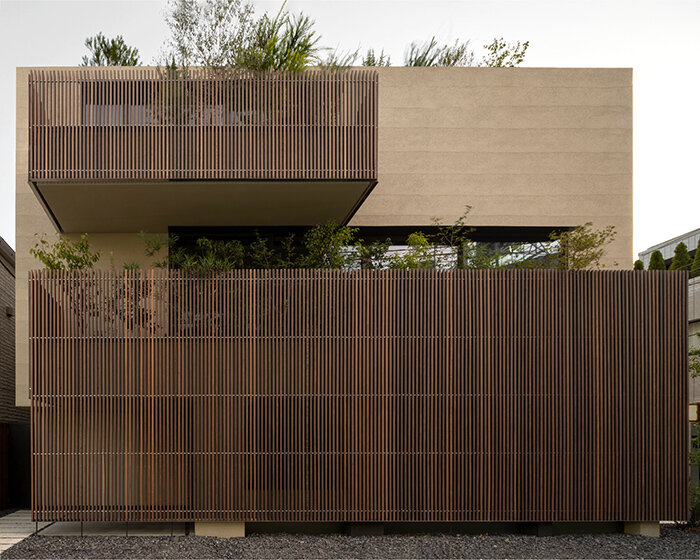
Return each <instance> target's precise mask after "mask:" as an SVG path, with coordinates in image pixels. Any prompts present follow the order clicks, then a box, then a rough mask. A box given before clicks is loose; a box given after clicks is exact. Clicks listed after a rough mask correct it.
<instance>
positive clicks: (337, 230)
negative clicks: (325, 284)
mask: <svg viewBox="0 0 700 560" xmlns="http://www.w3.org/2000/svg"><path fill="white" fill-rule="evenodd" d="M356 233H357V229H356V228H351V227H348V226H339V225H338V224H336V223H335V222H333V221H329V222H326V223H325V224H322V225H318V226H316V227H313V228H311V229H310V230H309V231H307V232H306V234H305V235H304V252H303V253H302V255H301V257H300V259H299V268H345V267H346V266H349V265H351V264H352V263H353V260H354V258H355V255H354V252H353V251H352V250H350V249H349V248H350V247H351V246H352V245H353V244H354V242H355V234H356Z"/></svg>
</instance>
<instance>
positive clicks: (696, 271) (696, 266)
mask: <svg viewBox="0 0 700 560" xmlns="http://www.w3.org/2000/svg"><path fill="white" fill-rule="evenodd" d="M698 276H700V241H698V246H697V248H696V249H695V258H693V264H692V265H690V277H691V278H697V277H698Z"/></svg>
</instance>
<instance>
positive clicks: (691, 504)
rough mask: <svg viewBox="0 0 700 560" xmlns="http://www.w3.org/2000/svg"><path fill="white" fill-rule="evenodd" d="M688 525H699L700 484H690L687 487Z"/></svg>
mask: <svg viewBox="0 0 700 560" xmlns="http://www.w3.org/2000/svg"><path fill="white" fill-rule="evenodd" d="M688 525H689V526H690V527H697V526H698V525H700V485H698V484H691V485H690V488H688Z"/></svg>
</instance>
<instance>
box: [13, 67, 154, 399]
mask: <svg viewBox="0 0 700 560" xmlns="http://www.w3.org/2000/svg"><path fill="white" fill-rule="evenodd" d="M28 73H29V69H28V68H18V69H17V161H16V193H15V204H16V213H17V221H16V238H15V239H16V240H15V245H16V247H15V274H16V286H15V302H16V311H15V315H16V323H15V324H16V338H15V353H16V360H17V369H16V384H15V390H16V403H17V405H18V406H28V405H29V342H28V336H29V324H28V303H29V302H28V286H27V279H28V271H29V270H32V269H35V268H40V264H39V262H38V261H37V260H36V259H35V258H34V257H33V256H31V255H30V254H29V250H30V249H31V248H32V247H33V246H34V244H35V243H36V239H37V237H38V236H41V235H47V236H49V238H50V237H52V236H54V235H55V234H56V230H55V228H54V227H53V224H52V222H51V220H50V219H49V217H48V216H47V215H46V213H45V212H44V209H43V208H42V206H41V204H40V203H39V200H38V199H37V198H36V196H35V195H34V192H33V191H32V189H31V186H30V185H29V182H28V176H27V173H28V159H27V155H28V145H27V142H28V129H27V127H28V114H27V108H28V96H27V76H28ZM87 233H89V235H90V242H91V245H92V247H93V249H95V250H98V251H101V253H102V256H101V258H100V261H99V262H98V266H99V267H101V268H112V267H114V268H121V267H122V266H123V264H124V263H126V262H131V261H136V262H138V263H139V264H140V265H141V266H142V267H148V266H149V265H150V264H151V261H152V259H149V258H147V257H146V255H145V253H144V245H143V242H142V241H141V239H139V237H138V236H137V235H136V233H132V234H113V233H111V234H102V233H99V232H87ZM70 236H71V237H79V234H75V235H73V234H71V235H70Z"/></svg>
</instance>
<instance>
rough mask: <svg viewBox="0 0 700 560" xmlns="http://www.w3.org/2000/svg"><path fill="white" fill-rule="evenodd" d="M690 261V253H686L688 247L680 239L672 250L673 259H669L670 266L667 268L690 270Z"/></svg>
mask: <svg viewBox="0 0 700 560" xmlns="http://www.w3.org/2000/svg"><path fill="white" fill-rule="evenodd" d="M691 264H692V261H691V259H690V254H689V253H688V247H687V245H686V244H685V243H683V242H682V241H681V242H680V243H679V244H678V245H676V248H675V250H674V251H673V259H672V260H671V266H669V267H668V269H669V270H686V271H689V270H690V265H691Z"/></svg>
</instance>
